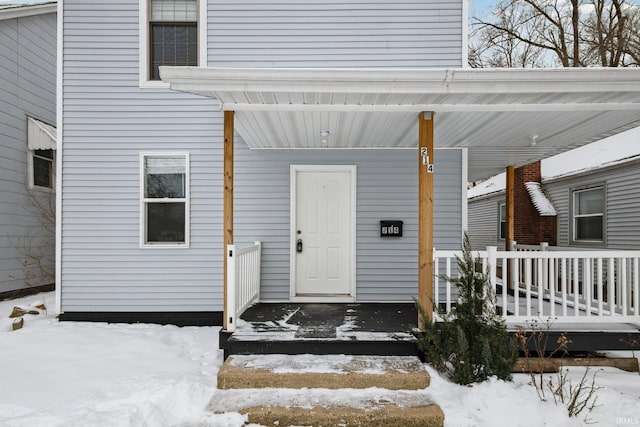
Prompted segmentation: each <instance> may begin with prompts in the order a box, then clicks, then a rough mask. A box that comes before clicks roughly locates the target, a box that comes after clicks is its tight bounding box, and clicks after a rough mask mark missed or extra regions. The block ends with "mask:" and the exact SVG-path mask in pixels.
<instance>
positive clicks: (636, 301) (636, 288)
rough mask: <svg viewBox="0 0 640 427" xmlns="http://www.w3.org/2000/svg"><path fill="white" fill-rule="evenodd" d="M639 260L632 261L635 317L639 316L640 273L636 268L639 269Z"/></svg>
mask: <svg viewBox="0 0 640 427" xmlns="http://www.w3.org/2000/svg"><path fill="white" fill-rule="evenodd" d="M639 264H640V262H639V258H637V257H636V258H634V259H633V314H635V315H636V316H639V315H640V286H639V284H640V280H639V276H640V271H639V270H638V267H640V265H639Z"/></svg>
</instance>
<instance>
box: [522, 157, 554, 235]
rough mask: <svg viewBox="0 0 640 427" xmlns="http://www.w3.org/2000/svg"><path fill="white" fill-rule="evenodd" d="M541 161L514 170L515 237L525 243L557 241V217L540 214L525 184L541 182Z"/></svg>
mask: <svg viewBox="0 0 640 427" xmlns="http://www.w3.org/2000/svg"><path fill="white" fill-rule="evenodd" d="M541 180H542V174H541V172H540V161H537V162H533V163H529V164H527V165H524V166H521V167H519V168H516V169H515V170H514V179H513V187H514V189H513V201H514V203H513V204H514V238H515V240H516V242H518V243H520V244H523V245H537V244H539V243H540V242H548V243H549V245H552V246H555V245H556V243H557V234H558V233H557V223H558V222H557V217H556V216H540V214H539V213H538V210H537V209H536V207H535V206H534V205H533V203H532V202H531V197H529V193H528V192H527V188H526V186H525V183H526V182H541Z"/></svg>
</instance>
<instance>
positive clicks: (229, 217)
mask: <svg viewBox="0 0 640 427" xmlns="http://www.w3.org/2000/svg"><path fill="white" fill-rule="evenodd" d="M233 119H234V113H233V111H225V112H224V155H223V157H224V194H223V199H224V201H223V214H222V215H223V218H222V224H223V230H222V235H223V237H222V240H223V242H224V249H223V251H222V253H223V257H222V260H223V264H224V288H223V289H224V291H223V297H224V315H223V327H224V329H225V330H227V329H228V328H227V327H228V324H229V316H228V313H229V309H228V307H227V295H228V292H229V286H231V285H232V284H230V283H227V282H228V280H227V245H232V244H233V132H234V121H233ZM233 322H234V324H235V319H233Z"/></svg>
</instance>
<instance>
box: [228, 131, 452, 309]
mask: <svg viewBox="0 0 640 427" xmlns="http://www.w3.org/2000/svg"><path fill="white" fill-rule="evenodd" d="M416 157H417V153H416V152H415V151H414V150H249V149H248V148H247V147H246V145H245V144H244V143H243V142H239V143H236V157H235V162H236V163H235V186H234V191H235V201H234V204H235V222H234V232H235V242H236V244H238V245H240V246H245V245H247V244H250V243H252V242H254V241H255V240H260V241H261V242H262V245H263V247H262V251H263V252H262V277H261V279H262V280H261V285H262V288H261V299H262V300H264V301H287V300H288V299H289V256H290V241H291V237H290V222H289V221H290V206H291V199H290V172H289V170H290V165H292V164H299V165H303V164H316V165H326V164H331V165H337V164H339V165H356V166H357V184H356V185H357V200H356V297H357V300H358V301H412V298H414V297H416V296H417V265H418V264H417V263H418V237H417V219H418V187H417V179H418V177H417V168H416ZM435 158H436V159H437V160H436V161H437V168H438V169H437V173H436V175H435V177H434V186H435V198H434V222H435V223H434V228H435V231H434V244H435V246H436V248H439V249H459V248H460V242H461V231H460V230H461V229H462V217H461V212H462V209H461V203H462V175H461V173H462V168H461V165H462V156H461V151H460V150H436V153H435ZM382 219H395V220H402V221H404V230H403V237H399V238H386V239H385V238H381V237H380V230H379V221H380V220H382Z"/></svg>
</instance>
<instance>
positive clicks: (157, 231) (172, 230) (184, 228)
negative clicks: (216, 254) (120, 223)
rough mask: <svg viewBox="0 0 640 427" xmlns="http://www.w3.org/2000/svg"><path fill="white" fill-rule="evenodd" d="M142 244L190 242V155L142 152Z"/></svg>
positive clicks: (185, 243) (185, 244)
mask: <svg viewBox="0 0 640 427" xmlns="http://www.w3.org/2000/svg"><path fill="white" fill-rule="evenodd" d="M140 164H141V182H140V187H141V197H140V201H141V206H140V210H141V241H142V242H141V243H142V245H143V246H158V245H164V246H187V245H188V244H189V154H188V153H142V154H141V155H140Z"/></svg>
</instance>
